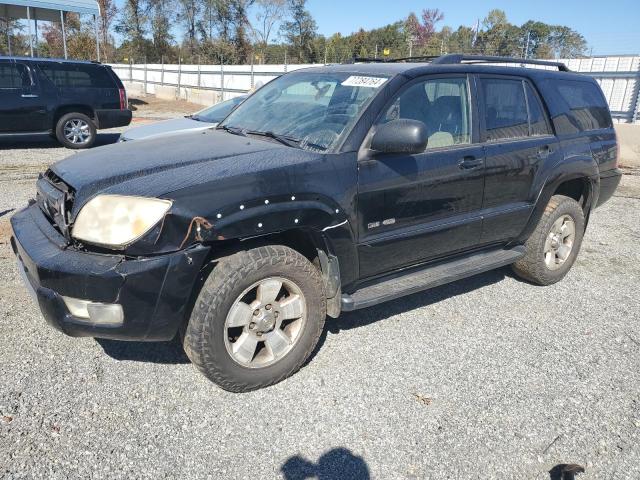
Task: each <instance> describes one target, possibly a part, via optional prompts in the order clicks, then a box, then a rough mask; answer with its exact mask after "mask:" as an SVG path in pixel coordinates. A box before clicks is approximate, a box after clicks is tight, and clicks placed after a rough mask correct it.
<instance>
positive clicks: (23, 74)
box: [0, 63, 31, 88]
mask: <svg viewBox="0 0 640 480" xmlns="http://www.w3.org/2000/svg"><path fill="white" fill-rule="evenodd" d="M29 86H31V78H30V77H29V71H28V70H27V67H25V66H24V65H20V64H16V63H0V88H23V87H29Z"/></svg>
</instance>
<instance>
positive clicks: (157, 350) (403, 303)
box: [96, 267, 509, 365]
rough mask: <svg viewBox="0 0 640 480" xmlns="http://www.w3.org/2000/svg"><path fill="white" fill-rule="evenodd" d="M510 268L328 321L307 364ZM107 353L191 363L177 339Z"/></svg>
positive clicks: (107, 343) (109, 346)
mask: <svg viewBox="0 0 640 480" xmlns="http://www.w3.org/2000/svg"><path fill="white" fill-rule="evenodd" d="M508 272H509V269H508V267H505V268H501V269H498V270H492V271H490V272H486V273H482V274H479V275H475V276H473V277H469V278H465V279H463V280H459V281H457V282H454V283H449V284H447V285H442V286H440V287H436V288H432V289H430V290H425V291H423V292H418V293H414V294H412V295H409V296H406V297H402V298H399V299H397V300H392V301H390V302H386V303H383V304H380V305H376V306H374V307H369V308H365V309H362V310H358V311H355V312H344V313H342V314H341V315H340V318H338V319H333V318H327V320H326V323H325V328H324V330H323V332H322V334H321V335H320V339H319V340H318V344H317V345H316V347H315V348H314V350H313V352H312V353H311V355H310V356H309V358H308V359H307V361H306V362H305V365H306V364H308V363H310V362H311V361H312V360H313V358H314V357H315V356H316V355H317V354H318V352H319V351H320V350H321V349H322V345H323V344H324V342H325V341H326V339H327V335H328V333H332V334H339V333H340V332H341V331H343V330H351V329H353V328H360V327H366V326H367V325H370V324H372V323H375V322H378V321H380V320H384V319H386V318H389V317H392V316H394V315H398V314H401V313H404V312H407V311H410V310H414V309H416V308H421V307H426V306H429V305H433V304H435V303H438V302H441V301H442V300H446V299H448V298H452V297H457V296H458V295H464V294H465V293H469V292H471V291H473V290H476V289H478V288H482V287H486V286H488V285H492V284H494V283H497V282H500V281H502V280H504V278H505V277H507V275H508ZM96 341H97V342H98V343H99V344H100V346H101V347H102V349H103V350H104V352H105V353H106V354H107V355H109V356H110V357H112V358H114V359H116V360H130V361H136V362H151V363H170V364H180V363H189V358H188V357H187V355H186V353H184V350H183V348H182V345H181V344H180V342H179V341H178V339H177V338H176V339H174V340H172V341H170V342H125V341H119V340H106V339H99V338H97V339H96Z"/></svg>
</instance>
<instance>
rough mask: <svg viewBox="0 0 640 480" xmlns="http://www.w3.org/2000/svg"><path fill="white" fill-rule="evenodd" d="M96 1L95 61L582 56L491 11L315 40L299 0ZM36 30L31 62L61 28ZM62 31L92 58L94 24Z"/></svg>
mask: <svg viewBox="0 0 640 480" xmlns="http://www.w3.org/2000/svg"><path fill="white" fill-rule="evenodd" d="M98 3H99V4H100V17H99V18H98V35H99V41H100V49H101V52H102V59H103V61H104V60H107V61H110V62H127V61H132V62H138V63H140V62H144V61H146V62H148V63H159V62H161V61H164V62H165V63H178V62H182V63H203V64H207V63H209V64H211V63H220V62H223V63H225V64H244V63H251V62H254V63H278V64H282V63H339V62H344V61H349V60H351V59H353V58H355V57H360V58H400V57H408V56H435V55H441V54H445V53H453V52H455V53H472V54H484V55H504V56H515V57H523V58H525V57H526V58H573V57H579V56H582V55H584V54H585V52H586V48H587V43H586V40H585V38H584V37H583V36H582V35H581V34H580V33H578V32H576V31H575V30H573V29H571V28H570V27H567V26H563V25H549V24H546V23H544V22H539V21H535V20H530V21H528V22H526V23H524V24H522V25H515V24H513V23H511V22H510V21H509V20H508V18H507V15H506V13H505V12H504V11H502V10H497V9H494V10H491V11H490V12H489V13H488V14H487V15H486V17H485V18H484V19H482V20H478V21H477V23H476V24H475V25H472V26H459V27H458V28H457V29H455V30H454V29H453V28H451V27H449V26H446V25H444V21H445V13H444V12H442V11H440V10H438V9H428V8H427V9H424V10H422V11H421V12H419V13H418V14H416V13H410V14H409V15H408V16H407V17H406V18H404V19H400V20H398V21H396V22H393V23H390V24H388V25H385V26H383V27H380V28H374V29H371V30H364V29H362V28H361V29H360V30H358V31H356V32H354V33H352V34H350V35H341V34H340V33H335V34H333V35H331V36H328V37H327V36H324V35H321V34H319V33H318V27H317V24H316V21H315V20H314V18H313V16H312V14H311V12H309V10H308V9H307V5H306V0H124V2H123V4H122V5H121V6H120V7H119V8H118V7H117V6H116V4H115V1H114V0H98ZM176 27H180V28H176ZM39 30H40V32H39V33H40V35H39V37H38V42H37V43H36V50H37V54H38V55H40V56H52V57H60V56H62V54H63V51H62V49H63V47H62V30H61V25H60V24H59V23H55V22H54V23H50V24H46V25H42V26H41V27H40V29H39ZM176 32H182V33H181V35H180V36H179V37H178V36H177V34H176ZM65 33H66V36H67V43H68V52H69V55H70V57H72V58H78V59H83V58H84V59H94V58H95V57H96V49H95V32H94V24H93V23H92V22H91V21H88V20H87V19H83V18H82V17H79V16H78V15H74V14H70V13H69V14H67V19H66V32H65ZM116 38H118V39H120V42H119V44H116V40H115V39H116ZM9 40H11V42H12V47H13V54H24V53H26V52H27V50H28V37H27V36H26V33H25V28H24V24H22V23H20V22H16V21H7V20H5V21H4V22H0V51H2V52H7V51H8V41H9Z"/></svg>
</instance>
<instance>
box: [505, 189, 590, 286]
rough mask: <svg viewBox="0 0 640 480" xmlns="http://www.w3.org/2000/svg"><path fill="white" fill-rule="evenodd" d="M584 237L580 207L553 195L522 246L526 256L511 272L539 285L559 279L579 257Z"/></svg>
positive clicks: (560, 196)
mask: <svg viewBox="0 0 640 480" xmlns="http://www.w3.org/2000/svg"><path fill="white" fill-rule="evenodd" d="M583 235H584V213H583V211H582V207H580V205H579V204H578V202H576V201H575V200H574V199H573V198H570V197H566V196H564V195H554V196H553V197H551V200H550V201H549V204H548V205H547V208H546V209H545V211H544V213H543V215H542V218H541V219H540V221H539V222H538V225H537V227H536V229H535V230H534V232H533V233H532V234H531V236H530V237H529V239H528V240H527V241H526V243H525V248H526V253H525V256H524V257H522V258H521V259H520V260H518V261H517V262H516V263H514V264H513V270H514V272H515V273H516V274H517V275H518V276H520V277H522V278H524V279H525V280H528V281H530V282H533V283H536V284H538V285H551V284H553V283H556V282H558V281H560V280H562V278H564V276H565V275H566V274H567V272H568V271H569V269H571V266H572V265H573V262H575V260H576V257H577V256H578V252H579V250H580V245H581V244H582V237H583Z"/></svg>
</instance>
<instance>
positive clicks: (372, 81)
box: [342, 75, 387, 88]
mask: <svg viewBox="0 0 640 480" xmlns="http://www.w3.org/2000/svg"><path fill="white" fill-rule="evenodd" d="M386 81H387V79H386V78H383V77H359V76H356V75H352V76H350V77H349V78H347V79H346V80H345V81H344V82H342V85H344V86H345V87H369V88H378V87H380V86H381V85H382V84H383V83H384V82H386Z"/></svg>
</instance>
